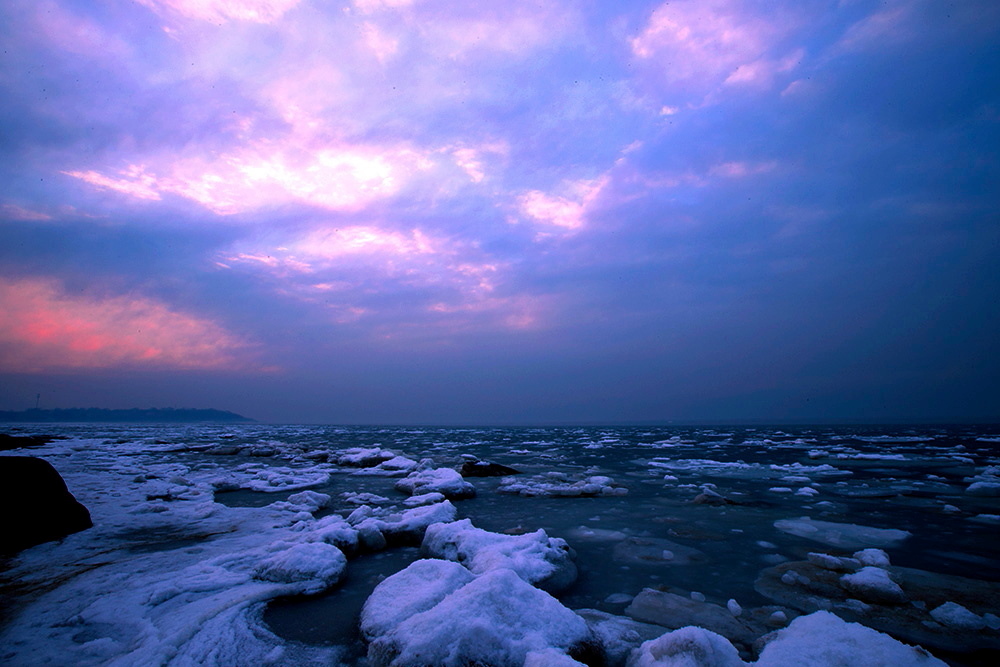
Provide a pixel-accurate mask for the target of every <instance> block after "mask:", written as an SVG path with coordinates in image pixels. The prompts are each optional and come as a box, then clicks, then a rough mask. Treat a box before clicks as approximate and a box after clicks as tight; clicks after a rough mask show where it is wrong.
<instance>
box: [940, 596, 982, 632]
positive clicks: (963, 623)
mask: <svg viewBox="0 0 1000 667" xmlns="http://www.w3.org/2000/svg"><path fill="white" fill-rule="evenodd" d="M931 616H932V617H933V618H934V620H935V621H937V622H938V623H940V624H941V625H946V626H948V627H950V628H957V629H959V630H981V629H983V628H984V627H986V622H985V621H984V620H983V617H982V616H979V615H978V614H974V613H972V612H971V611H969V610H968V609H966V608H965V607H963V606H962V605H960V604H958V603H956V602H945V603H944V604H942V605H941V606H940V607H937V608H935V609H932V610H931Z"/></svg>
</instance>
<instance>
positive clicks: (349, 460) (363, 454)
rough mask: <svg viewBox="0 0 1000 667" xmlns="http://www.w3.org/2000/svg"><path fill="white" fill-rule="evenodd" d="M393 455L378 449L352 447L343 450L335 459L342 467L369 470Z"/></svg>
mask: <svg viewBox="0 0 1000 667" xmlns="http://www.w3.org/2000/svg"><path fill="white" fill-rule="evenodd" d="M394 456H395V454H393V453H392V452H390V451H389V450H386V449H381V448H380V447H352V448H350V449H345V450H344V451H342V452H341V453H340V455H339V456H338V457H337V463H339V464H340V465H342V466H353V467H356V468H370V467H372V466H375V465H378V464H379V463H382V462H383V461H388V460H389V459H391V458H393V457H394Z"/></svg>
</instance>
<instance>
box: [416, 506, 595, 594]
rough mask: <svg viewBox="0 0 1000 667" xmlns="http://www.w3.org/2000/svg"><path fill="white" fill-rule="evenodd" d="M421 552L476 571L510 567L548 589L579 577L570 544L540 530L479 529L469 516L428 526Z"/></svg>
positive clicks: (561, 585)
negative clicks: (509, 532)
mask: <svg viewBox="0 0 1000 667" xmlns="http://www.w3.org/2000/svg"><path fill="white" fill-rule="evenodd" d="M421 551H422V552H423V553H424V554H426V555H430V556H434V557H436V558H445V559H448V560H453V561H457V562H459V563H462V564H463V565H465V567H467V568H468V569H469V570H470V571H471V572H473V573H475V574H482V573H485V572H490V571H493V570H497V569H509V570H512V571H514V572H516V573H517V575H518V576H520V577H521V578H522V579H524V580H525V581H526V582H528V583H530V584H534V585H537V586H540V587H542V588H545V589H546V590H552V591H558V590H562V589H563V588H566V587H567V586H569V585H570V584H572V583H573V581H575V580H576V574H577V570H576V565H575V564H574V563H573V559H572V555H571V552H570V549H569V545H568V544H566V541H565V540H563V539H560V538H555V537H549V536H548V535H547V534H546V533H545V531H544V530H541V529H539V530H537V531H535V532H534V533H528V534H525V535H502V534H500V533H491V532H489V531H486V530H482V529H481V528H476V527H475V526H473V525H472V521H471V520H469V519H463V520H461V521H455V522H452V523H438V524H435V525H432V526H430V527H428V529H427V532H426V533H425V534H424V541H423V544H422V545H421Z"/></svg>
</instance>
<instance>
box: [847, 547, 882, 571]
mask: <svg viewBox="0 0 1000 667" xmlns="http://www.w3.org/2000/svg"><path fill="white" fill-rule="evenodd" d="M854 558H855V559H857V561H858V562H859V563H861V564H862V565H872V566H874V567H889V564H890V563H889V554H887V553H886V552H884V551H882V550H881V549H862V550H861V551H856V552H855V553H854Z"/></svg>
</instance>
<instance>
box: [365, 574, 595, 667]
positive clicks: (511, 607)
mask: <svg viewBox="0 0 1000 667" xmlns="http://www.w3.org/2000/svg"><path fill="white" fill-rule="evenodd" d="M417 562H418V563H420V562H421V561H417ZM414 565H416V563H414V564H413V565H411V566H410V567H408V568H406V569H405V570H403V571H401V572H399V573H397V574H395V575H393V576H391V577H389V578H387V579H386V580H385V581H383V582H382V583H380V584H379V585H378V586H377V587H376V588H375V591H374V592H373V593H372V595H371V597H370V598H369V599H368V601H367V602H366V603H365V607H364V609H363V610H362V621H361V623H362V628H363V632H364V633H365V635H366V636H367V637H369V638H370V639H371V643H370V644H369V647H368V659H369V660H370V661H371V662H372V663H373V664H374V665H376V666H379V667H383V666H388V665H392V667H426V666H427V665H436V666H437V665H440V666H442V667H462V666H464V665H471V664H483V665H497V666H505V665H510V666H511V667H515V666H519V665H523V664H524V663H525V662H526V660H527V657H528V654H529V653H532V652H538V651H547V650H555V651H557V652H558V653H563V654H568V653H571V652H572V651H573V650H574V649H578V648H579V647H581V646H583V645H584V644H585V643H586V642H588V641H591V635H590V631H589V629H588V627H587V624H586V622H585V621H584V620H583V619H582V618H580V617H579V616H577V615H576V614H575V613H573V612H572V611H570V610H569V609H567V608H566V607H564V606H563V605H562V604H561V603H560V602H559V601H558V600H556V599H555V598H554V597H552V596H551V595H549V594H548V593H546V592H544V591H541V590H539V589H537V588H535V587H534V586H531V585H530V584H528V583H527V582H525V581H524V580H523V579H521V578H520V577H519V576H518V575H517V574H515V573H514V572H513V571H511V570H509V569H497V570H491V571H489V572H486V573H485V574H481V575H479V576H473V578H472V580H471V581H468V582H466V583H464V584H461V582H462V580H463V579H464V578H465V577H466V575H465V574H462V573H460V572H459V570H458V569H456V568H455V567H453V566H452V567H449V566H447V565H445V563H443V562H442V563H440V564H438V565H435V566H430V567H428V566H426V565H420V566H417V570H418V572H417V574H414V573H413V572H412V571H411V568H414ZM423 568H426V569H423ZM397 577H399V578H401V579H403V581H402V582H399V581H394V579H395V578H397ZM428 589H430V592H427V593H425V591H427V590H428ZM394 593H395V594H394ZM397 598H398V599H402V600H403V603H404V605H405V607H406V611H405V612H400V611H399V610H398V609H399V605H398V603H397ZM387 606H388V607H391V608H392V609H385V607H387ZM411 609H412V610H413V611H414V613H412V614H409V613H408V612H409V610H411ZM404 616H405V618H404ZM570 664H572V663H570Z"/></svg>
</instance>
